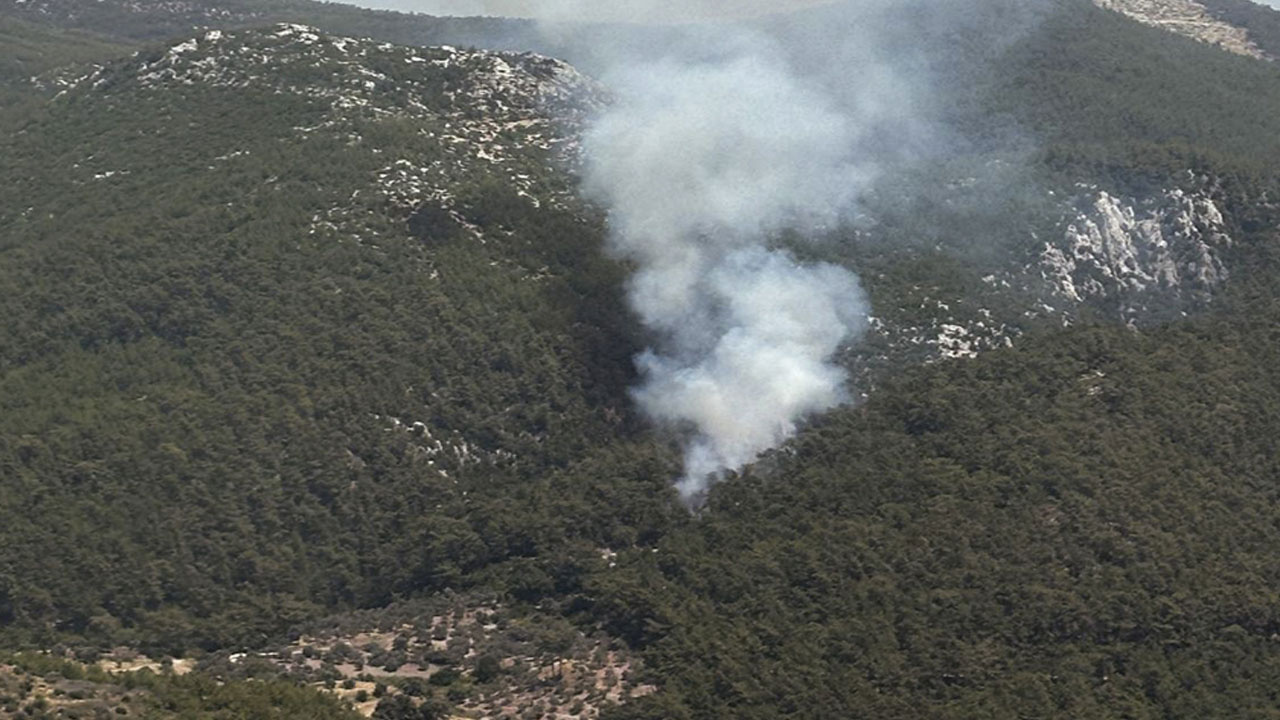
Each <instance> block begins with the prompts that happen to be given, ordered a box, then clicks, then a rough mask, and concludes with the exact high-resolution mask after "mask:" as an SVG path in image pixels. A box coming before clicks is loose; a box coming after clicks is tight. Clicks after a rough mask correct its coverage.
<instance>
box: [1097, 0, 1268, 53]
mask: <svg viewBox="0 0 1280 720" xmlns="http://www.w3.org/2000/svg"><path fill="white" fill-rule="evenodd" d="M1094 3H1095V4H1097V5H1098V6H1099V7H1104V8H1106V9H1108V10H1115V11H1116V12H1119V13H1123V14H1125V15H1128V16H1129V17H1131V18H1133V19H1134V20H1137V21H1138V22H1141V23H1144V24H1146V25H1152V26H1155V27H1158V28H1162V29H1164V30H1168V31H1170V32H1174V33H1177V34H1179V35H1185V36H1187V37H1189V38H1194V39H1196V40H1199V41H1200V42H1203V43H1208V44H1210V45H1216V46H1218V47H1220V48H1222V49H1223V50H1226V51H1228V52H1233V53H1236V54H1238V55H1247V56H1249V57H1254V58H1259V59H1269V58H1268V57H1267V55H1266V54H1265V53H1263V52H1262V50H1260V49H1259V48H1258V46H1257V45H1255V44H1254V43H1253V41H1252V40H1250V39H1249V33H1248V31H1247V30H1245V29H1244V28H1240V27H1236V26H1235V25H1231V24H1229V23H1226V22H1223V21H1222V20H1218V19H1217V18H1215V17H1213V16H1212V15H1211V14H1210V13H1209V11H1208V9H1206V8H1205V6H1204V5H1201V4H1200V3H1198V2H1195V0H1094Z"/></svg>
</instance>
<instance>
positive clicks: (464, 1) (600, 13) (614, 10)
mask: <svg viewBox="0 0 1280 720" xmlns="http://www.w3.org/2000/svg"><path fill="white" fill-rule="evenodd" d="M347 1H348V2H351V3H352V4H355V5H360V6H362V7H370V8H379V9H383V10H403V11H411V12H421V13H427V14H430V15H505V16H510V17H540V16H546V15H548V14H550V15H552V16H553V17H556V18H557V19H567V18H564V17H563V10H562V8H563V7H564V2H563V0H347ZM831 1H832V0H665V2H664V3H663V4H664V5H666V6H669V9H668V10H667V12H666V13H665V15H666V17H665V19H666V20H667V21H669V22H680V21H685V20H695V19H707V18H717V17H741V16H750V15H760V14H763V13H766V12H784V11H787V10H792V9H796V8H802V7H808V6H811V5H820V4H824V3H825V2H831ZM1255 1H1256V2H1259V3H1260V4H1262V5H1269V6H1271V7H1273V8H1278V9H1280V0H1255ZM627 5H628V3H627V2H626V0H579V1H577V2H574V6H575V7H577V8H579V9H578V10H577V12H576V13H575V15H579V17H575V18H572V19H582V20H635V19H636V18H635V17H634V16H633V15H632V14H631V13H628V11H627Z"/></svg>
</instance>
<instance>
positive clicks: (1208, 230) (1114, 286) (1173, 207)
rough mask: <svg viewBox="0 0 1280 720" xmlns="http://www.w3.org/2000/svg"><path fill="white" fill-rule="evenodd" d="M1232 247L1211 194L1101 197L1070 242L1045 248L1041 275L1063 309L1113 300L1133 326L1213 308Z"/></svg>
mask: <svg viewBox="0 0 1280 720" xmlns="http://www.w3.org/2000/svg"><path fill="white" fill-rule="evenodd" d="M1230 245H1231V237H1230V236H1229V235H1228V234H1227V231H1226V222H1225V219H1224V218H1223V214H1222V211H1221V210H1220V209H1219V208H1218V206H1217V204H1216V203H1215V202H1214V200H1213V199H1212V198H1211V197H1210V196H1209V195H1208V194H1205V193H1199V194H1197V193H1189V192H1186V191H1184V190H1181V189H1173V190H1165V191H1163V192H1162V193H1161V194H1159V195H1157V196H1154V197H1151V198H1147V199H1145V200H1135V199H1128V200H1126V199H1122V198H1118V197H1115V196H1113V195H1111V194H1109V193H1107V192H1106V191H1102V190H1098V191H1094V192H1092V193H1090V194H1088V195H1086V196H1085V197H1084V198H1082V200H1081V201H1080V203H1079V205H1078V206H1077V210H1076V213H1075V217H1074V218H1072V219H1071V220H1070V222H1069V224H1068V225H1067V228H1066V232H1065V233H1064V235H1063V237H1062V238H1060V239H1059V240H1057V241H1055V242H1049V243H1046V244H1045V246H1044V250H1043V252H1042V253H1041V255H1040V274H1041V277H1042V278H1044V280H1045V281H1046V282H1047V283H1048V288H1049V293H1050V295H1051V296H1052V297H1053V298H1056V299H1057V300H1058V301H1067V302H1069V303H1072V304H1079V303H1086V302H1093V301H1098V300H1103V299H1109V300H1110V301H1112V302H1114V303H1116V304H1118V305H1119V308H1120V312H1121V313H1122V315H1123V316H1124V317H1125V319H1126V320H1130V321H1132V320H1137V319H1141V316H1142V315H1144V314H1149V313H1151V312H1153V311H1155V310H1157V309H1168V308H1169V307H1173V306H1184V305H1187V304H1197V303H1203V302H1207V301H1208V300H1209V299H1210V298H1211V295H1212V293H1213V291H1214V290H1215V289H1216V288H1217V287H1218V286H1220V285H1221V284H1222V283H1223V282H1224V281H1225V280H1226V279H1227V270H1226V268H1225V267H1224V265H1223V262H1222V259H1221V253H1222V251H1223V250H1224V249H1226V248H1227V247H1230ZM1157 304H1159V305H1161V306H1163V307H1161V308H1157V307H1156V305H1157Z"/></svg>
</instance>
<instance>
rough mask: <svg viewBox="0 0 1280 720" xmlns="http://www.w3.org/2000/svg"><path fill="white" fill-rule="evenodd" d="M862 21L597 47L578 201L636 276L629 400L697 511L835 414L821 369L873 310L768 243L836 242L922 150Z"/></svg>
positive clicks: (735, 28)
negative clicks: (677, 439)
mask: <svg viewBox="0 0 1280 720" xmlns="http://www.w3.org/2000/svg"><path fill="white" fill-rule="evenodd" d="M869 4H870V3H869V2H861V3H850V4H848V5H847V6H844V7H845V9H844V10H842V11H841V12H838V13H835V14H834V15H831V14H827V15H825V16H824V18H827V19H830V18H832V17H834V18H837V19H838V20H840V21H841V22H839V23H838V24H837V25H836V26H834V27H833V26H832V25H831V23H830V22H828V21H827V20H823V21H822V22H789V23H785V24H784V25H785V27H784V25H783V24H780V25H779V26H778V27H776V28H774V31H772V32H770V31H766V30H764V29H762V27H761V26H760V25H756V24H750V23H744V22H733V23H727V22H718V23H715V24H706V25H690V26H681V27H678V28H669V29H667V30H665V31H662V32H660V33H654V32H649V33H648V34H645V35H644V36H643V42H638V43H637V42H625V41H618V42H611V40H614V39H613V38H601V37H599V36H594V37H592V38H591V40H592V42H593V43H594V44H593V46H592V47H590V48H589V49H588V53H589V54H590V55H591V56H592V57H593V58H594V59H595V60H596V63H597V65H598V67H600V68H603V69H602V70H600V74H601V79H602V80H603V81H604V83H605V85H607V86H608V87H609V88H610V89H611V90H612V91H613V92H614V93H615V96H616V102H614V103H612V104H611V105H610V107H608V108H607V109H606V110H605V111H603V112H602V113H601V114H600V115H599V117H597V118H596V119H595V122H594V123H593V125H592V127H591V129H590V130H589V131H588V133H587V134H586V136H585V138H584V143H583V149H584V158H585V159H584V163H585V167H584V187H585V190H586V192H587V193H588V195H589V197H591V198H592V199H594V200H596V201H598V202H600V203H601V204H602V205H603V206H604V207H606V208H607V209H608V212H609V219H610V228H611V241H610V242H611V247H612V249H613V251H614V252H615V253H616V254H617V255H619V256H621V257H622V258H625V259H626V260H628V261H631V262H632V263H634V265H635V267H636V271H635V273H634V275H633V277H632V278H631V280H630V283H629V287H628V297H629V300H630V304H631V307H632V309H633V310H634V311H635V313H636V314H637V316H638V317H639V319H640V320H641V321H642V322H643V323H644V325H645V327H646V328H648V329H649V330H650V331H651V332H652V337H653V342H652V346H651V348H650V349H649V350H647V351H645V352H644V353H643V354H642V355H640V356H639V357H638V358H637V366H638V368H639V371H640V375H641V382H640V385H639V386H638V387H636V388H635V389H634V391H633V395H634V398H635V400H636V402H637V403H638V405H639V407H640V408H641V410H643V412H644V413H645V414H646V415H647V416H648V417H650V418H651V419H652V420H654V421H655V422H657V423H659V424H661V425H664V426H668V427H671V428H674V429H676V430H677V431H679V432H680V433H681V436H682V437H683V438H684V446H685V470H684V476H683V477H682V478H681V479H680V480H679V483H678V487H679V490H680V493H681V494H682V496H683V497H684V498H686V500H689V501H690V502H695V503H696V502H697V501H698V499H699V498H701V497H702V496H703V495H704V494H705V492H706V490H707V489H708V488H709V487H710V484H711V483H713V482H714V481H715V480H716V479H718V478H720V477H722V476H723V475H724V473H725V472H726V471H735V470H738V469H740V468H742V467H743V466H744V465H746V464H748V463H750V462H752V461H753V460H754V459H755V458H756V457H757V456H758V455H759V454H760V453H762V452H764V451H766V450H768V449H770V448H773V447H776V446H777V445H779V444H780V443H782V442H784V441H785V440H787V439H788V438H789V437H791V436H792V435H793V434H794V433H795V432H796V430H797V425H798V424H799V423H801V422H802V421H803V420H804V419H805V418H807V417H809V416H811V415H813V414H815V413H819V412H821V411H824V410H827V409H830V408H832V407H835V406H837V405H839V404H841V403H843V402H845V401H846V400H847V399H848V395H847V392H846V388H845V381H846V373H845V371H844V370H843V368H841V367H840V366H839V365H837V364H835V363H834V362H833V356H834V355H835V354H836V353H837V352H838V351H839V349H840V348H841V347H842V345H845V344H847V343H851V342H853V341H855V340H856V339H857V338H858V336H859V335H860V334H861V333H862V332H863V331H864V330H865V328H866V324H867V315H868V311H869V307H868V302H867V298H866V295H865V294H864V293H863V291H862V289H861V287H860V284H859V281H858V278H857V277H856V276H855V275H854V274H853V273H851V272H850V271H849V270H847V269H844V268H842V267H837V266H834V265H830V264H805V263H802V262H800V261H798V260H797V259H796V257H795V256H794V255H793V254H792V253H791V252H789V251H788V250H786V249H784V248H782V247H779V246H778V243H777V242H776V239H777V238H778V237H779V234H780V233H783V232H789V231H797V232H798V233H799V234H813V233H817V232H820V231H822V230H824V229H830V228H832V227H834V226H835V225H837V224H838V223H839V222H840V221H841V218H842V217H843V216H844V215H845V214H846V213H847V212H848V211H849V210H850V209H851V208H853V207H854V206H855V205H856V203H857V200H858V197H859V195H860V194H862V193H863V192H865V191H866V189H867V188H868V187H869V184H870V183H871V181H872V180H873V179H874V177H875V176H876V174H877V163H878V161H879V159H882V158H884V157H886V156H888V155H892V154H894V153H896V152H899V151H900V150H901V148H902V147H905V146H909V145H910V144H911V143H912V142H915V141H916V140H918V136H919V134H920V133H919V130H920V129H921V127H922V126H921V124H920V123H919V122H918V121H917V116H918V112H917V109H916V107H915V103H914V101H913V94H912V93H911V92H909V88H910V85H909V84H908V83H904V82H901V81H900V79H899V78H898V77H896V75H895V71H894V70H893V68H892V64H891V63H885V62H883V61H882V60H883V58H882V57H880V54H879V52H878V50H877V49H876V48H877V45H876V42H875V41H874V40H875V39H874V38H873V37H872V36H871V35H870V30H871V26H870V24H869V23H867V22H866V20H867V17H868V15H867V10H868V6H869ZM664 7H665V5H664V4H663V3H660V2H654V3H648V4H646V3H643V2H642V3H631V4H629V8H630V10H629V12H630V13H632V14H633V16H634V17H635V18H636V19H641V20H642V19H644V17H645V16H644V13H645V12H646V11H652V12H662V10H663V8H664ZM564 10H565V14H564V15H562V16H561V17H567V16H571V15H572V6H571V5H570V6H566V7H565V8H564ZM556 31H557V33H561V34H563V33H564V28H563V27H559V28H556ZM596 31H597V32H598V29H597V30H596ZM602 41H603V42H602Z"/></svg>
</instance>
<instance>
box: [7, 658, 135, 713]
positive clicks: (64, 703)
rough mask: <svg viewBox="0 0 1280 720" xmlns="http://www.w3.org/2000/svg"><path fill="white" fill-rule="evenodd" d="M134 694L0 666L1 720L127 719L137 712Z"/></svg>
mask: <svg viewBox="0 0 1280 720" xmlns="http://www.w3.org/2000/svg"><path fill="white" fill-rule="evenodd" d="M138 695H139V692H138V691H126V690H125V689H124V688H122V687H120V686H118V685H113V684H110V683H102V682H94V681H91V680H73V679H68V678H64V677H62V676H61V675H57V674H49V675H44V676H41V675H37V674H33V673H27V672H24V671H23V670H22V669H20V668H17V667H15V666H13V665H3V664H0V717H3V718H18V717H42V718H66V719H67V720H99V719H100V718H128V717H133V716H136V715H137V714H138V712H140V711H137V710H135V709H134V708H133V706H134V705H135V703H134V701H135V700H136V699H137V696H138Z"/></svg>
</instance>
